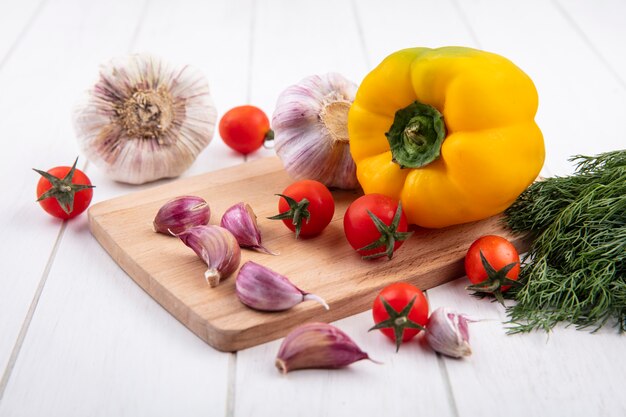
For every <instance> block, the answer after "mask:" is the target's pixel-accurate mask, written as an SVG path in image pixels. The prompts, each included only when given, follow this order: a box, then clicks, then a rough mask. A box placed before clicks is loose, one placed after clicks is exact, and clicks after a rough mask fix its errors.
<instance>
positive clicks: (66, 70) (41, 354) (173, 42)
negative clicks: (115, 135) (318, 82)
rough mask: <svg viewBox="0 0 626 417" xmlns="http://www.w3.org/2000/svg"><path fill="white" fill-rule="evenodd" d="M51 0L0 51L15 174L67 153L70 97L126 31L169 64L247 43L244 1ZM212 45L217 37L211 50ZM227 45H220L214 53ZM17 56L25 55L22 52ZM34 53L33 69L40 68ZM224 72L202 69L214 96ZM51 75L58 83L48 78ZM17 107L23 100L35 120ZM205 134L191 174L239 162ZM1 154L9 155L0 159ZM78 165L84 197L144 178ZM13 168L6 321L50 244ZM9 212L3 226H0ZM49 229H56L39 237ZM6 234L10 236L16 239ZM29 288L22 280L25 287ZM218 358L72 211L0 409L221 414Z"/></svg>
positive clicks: (233, 83)
mask: <svg viewBox="0 0 626 417" xmlns="http://www.w3.org/2000/svg"><path fill="white" fill-rule="evenodd" d="M51 2H52V3H51V4H50V5H49V6H50V7H49V8H46V9H45V12H44V13H42V15H41V16H40V19H38V21H37V26H36V27H34V28H33V33H32V37H31V36H29V37H28V38H27V39H25V41H24V44H23V48H24V49H23V50H22V49H19V50H17V51H16V53H15V55H14V56H13V58H12V61H11V62H15V67H14V66H13V64H12V63H11V62H9V66H8V67H7V70H10V71H11V72H10V73H11V77H12V78H10V79H9V78H2V77H0V82H1V83H2V86H3V88H5V87H6V86H7V85H10V84H11V83H13V84H15V87H13V88H12V89H11V90H10V91H11V92H12V93H11V95H10V96H5V95H4V93H3V95H1V96H0V102H4V100H5V99H6V100H9V97H10V99H11V100H13V104H14V105H15V104H16V103H17V104H19V107H18V108H13V107H8V105H3V107H2V109H3V110H6V109H7V108H9V109H11V112H9V113H5V114H8V115H9V117H2V118H0V125H2V126H6V125H10V126H14V128H13V129H12V130H10V131H9V133H11V132H14V133H15V135H12V136H11V137H15V138H16V140H12V141H10V143H9V146H10V148H9V149H8V150H7V152H3V154H2V155H4V156H3V158H6V160H7V161H6V162H7V163H8V165H7V166H9V167H11V168H19V169H17V170H15V171H11V172H22V170H24V169H28V167H30V166H31V165H32V166H44V165H47V164H52V163H55V162H61V161H69V162H71V161H73V158H74V157H75V156H76V153H77V151H76V144H75V139H74V133H73V129H72V126H71V117H70V115H71V111H72V108H73V105H74V104H75V102H76V99H77V98H78V97H79V96H80V95H81V94H82V92H83V91H84V90H85V89H86V88H87V87H88V86H89V85H91V84H92V83H93V82H94V80H95V77H96V75H97V71H98V65H99V64H100V63H101V62H104V61H106V60H108V59H110V58H111V57H113V56H119V55H124V54H126V53H127V52H128V51H129V49H131V48H130V47H131V41H132V39H133V38H135V39H136V40H135V41H134V47H133V49H134V50H141V51H148V52H153V53H155V54H158V55H159V56H162V57H163V58H164V59H169V58H170V57H171V59H169V60H171V61H173V62H174V63H182V64H185V63H187V62H185V59H186V56H185V55H184V54H181V55H177V52H176V51H178V50H185V51H191V52H192V53H193V54H195V56H197V57H200V58H199V59H197V60H195V61H193V62H189V63H190V64H193V65H195V66H199V67H201V69H203V70H205V71H206V68H213V67H217V66H219V67H220V68H221V67H223V65H222V64H221V63H222V62H226V61H228V60H230V59H232V56H233V55H234V54H235V53H236V51H241V50H245V48H247V42H248V36H247V34H246V30H248V28H249V20H250V14H249V13H248V12H247V11H248V10H249V6H250V1H248V0H244V1H223V2H203V1H195V0H185V1H180V2H177V3H176V7H172V4H171V2H168V1H161V0H155V1H150V2H143V1H142V2H131V3H128V2H123V1H113V2H105V3H98V4H97V5H96V4H91V3H87V2H81V1H72V0H51ZM146 6H147V7H146ZM235 11H237V13H234V12H235ZM144 15H145V20H144V22H143V24H142V27H141V29H138V26H137V25H138V23H139V22H140V17H141V16H144ZM166 23H167V24H168V25H170V26H167V25H166ZM166 26H167V28H168V29H167V30H165V28H166ZM161 28H163V29H164V31H163V32H161V31H160V29H161ZM191 33H193V36H190V34H191ZM229 39H230V40H232V42H231V41H229ZM240 42H242V43H241V44H240ZM217 44H219V45H220V47H219V48H215V45H217ZM40 48H41V50H40ZM207 48H209V49H207ZM229 48H230V49H229ZM227 50H230V52H229V53H228V54H225V52H226V51H227ZM213 51H217V53H215V54H214V53H213ZM205 52H206V53H205ZM170 54H171V55H170ZM25 56H28V57H30V59H28V60H26V59H24V57H25ZM18 59H19V60H18ZM35 61H36V62H35ZM41 62H46V65H45V67H46V68H45V69H46V71H47V72H45V71H44V72H42V65H41ZM20 71H22V72H23V73H24V76H21V75H20ZM220 71H222V73H224V74H225V73H226V70H220ZM231 72H232V74H233V75H232V78H229V77H228V76H227V75H224V76H223V77H222V78H221V79H212V78H209V81H210V83H211V85H212V86H213V92H214V94H216V93H217V92H216V87H218V85H217V83H221V84H220V85H221V86H223V87H222V88H221V93H217V97H216V102H217V100H220V101H221V102H239V101H240V100H241V101H243V100H244V97H245V85H244V86H243V87H239V86H238V84H237V82H238V76H239V75H238V73H236V72H235V71H234V70H233V71H231ZM218 73H219V71H218ZM44 75H45V76H44ZM207 76H208V75H207ZM22 77H24V78H22ZM25 80H28V82H29V83H32V84H33V86H32V89H31V88H30V87H29V88H28V89H24V88H23V87H24V82H25ZM51 80H55V82H59V83H61V85H60V86H57V85H56V84H54V83H52V86H50V84H51ZM228 88H230V91H227V89H228ZM3 91H4V92H6V91H8V90H7V89H4V90H3ZM18 93H19V94H18ZM60 93H63V94H60ZM34 98H38V100H34ZM222 105H223V104H222ZM24 109H31V110H32V111H33V112H35V113H36V114H37V118H33V116H32V114H31V113H29V112H28V111H25V110H24ZM16 115H17V116H16ZM34 120H35V121H34ZM26 127H28V129H26ZM219 144H220V142H219V137H217V136H216V137H215V138H214V141H213V142H212V144H211V145H210V148H209V149H207V150H206V151H205V152H206V154H205V155H203V156H202V157H201V158H198V160H197V161H196V162H197V164H196V165H194V167H192V169H191V170H190V171H193V170H198V171H196V172H205V171H207V170H211V169H216V168H218V167H222V166H228V165H232V164H236V163H241V162H242V161H243V158H241V157H239V156H235V155H234V154H231V153H229V152H227V151H226V150H223V151H222V149H218V148H219V146H218V145H219ZM216 146H217V147H216ZM27 148H28V149H30V151H28V150H27ZM32 149H36V152H33V151H32ZM61 156H65V158H64V159H62V158H61ZM20 158H22V159H20ZM24 158H25V159H24ZM56 158H58V160H57V159H56ZM26 159H28V160H29V161H31V162H28V161H26ZM53 159H54V161H53ZM14 160H15V167H13V166H12V165H11V164H12V163H13V162H12V161H14ZM81 160H83V161H84V159H82V158H81ZM25 161H26V162H25ZM25 167H26V168H25ZM31 174H33V175H34V173H31ZM88 174H89V175H90V177H91V178H92V180H93V182H94V183H95V184H96V185H97V188H96V189H95V193H94V194H95V195H94V202H97V201H99V200H103V199H107V198H111V197H114V196H117V195H121V194H124V193H128V192H130V191H136V190H139V189H142V188H148V187H153V186H154V185H155V184H148V185H146V186H143V187H132V186H129V185H123V184H118V183H115V182H113V181H111V180H110V179H108V178H107V177H105V176H104V174H103V173H102V172H101V171H100V170H99V169H97V168H96V167H95V166H93V165H89V166H88ZM22 177H23V178H24V184H22V183H21V182H20V181H18V182H17V184H16V185H15V189H16V190H17V188H18V187H22V188H23V191H19V192H17V191H15V192H14V191H13V188H5V190H6V189H9V191H10V193H11V194H10V195H13V196H18V197H17V199H18V200H19V201H22V202H23V203H22V204H23V205H24V207H22V206H20V205H15V206H12V207H11V212H13V211H15V212H16V213H17V212H18V211H19V210H22V211H24V213H21V214H20V215H19V216H18V215H17V214H16V215H15V216H14V217H13V218H12V219H11V218H9V219H5V221H6V223H7V224H6V225H5V224H4V223H2V226H3V230H19V231H20V232H21V234H20V235H18V234H17V233H16V234H15V235H10V238H11V239H13V244H12V245H8V246H7V247H6V248H5V247H3V251H4V253H5V255H6V258H5V257H3V258H2V259H3V261H8V262H9V266H11V265H12V264H13V262H14V259H13V258H17V259H15V262H16V264H17V263H18V261H19V263H21V265H20V267H19V269H18V268H17V267H16V268H15V269H11V268H10V267H7V266H5V269H3V271H5V272H7V271H9V272H10V273H6V274H5V273H3V274H2V276H3V277H7V279H6V280H4V278H2V279H0V280H3V285H4V283H5V282H6V283H10V285H11V286H10V287H9V289H8V290H5V288H6V287H2V290H1V291H0V294H1V296H0V297H1V298H0V309H1V310H0V321H3V320H7V319H11V320H16V321H19V322H20V323H21V321H22V319H23V316H24V314H22V312H21V311H20V310H18V309H17V308H15V306H16V305H18V304H17V302H18V301H19V300H13V298H19V297H20V296H21V294H20V291H15V290H13V289H14V288H15V287H19V288H18V290H21V287H24V289H26V288H25V284H26V282H28V281H29V280H32V279H38V278H39V277H40V276H41V270H42V269H43V265H45V261H46V259H47V255H48V254H49V252H50V249H49V248H48V249H47V250H44V243H46V242H42V243H38V242H39V240H38V239H45V238H46V237H47V233H48V232H47V230H48V229H50V228H51V227H52V226H54V225H55V224H57V227H58V223H56V222H53V221H51V220H50V219H49V218H48V217H46V216H45V215H43V214H42V213H41V212H40V209H39V208H38V207H36V205H35V204H34V203H33V200H34V196H30V194H31V193H34V191H33V187H34V181H35V179H34V178H35V177H33V176H30V177H29V176H28V175H23V176H19V178H22ZM3 178H5V179H6V180H7V181H6V182H7V184H8V185H10V186H11V187H13V185H12V184H11V181H14V180H15V178H16V177H15V176H14V178H11V179H10V180H11V181H9V178H8V177H7V176H4V177H3ZM166 182H167V181H161V183H166ZM3 185H5V183H4V182H3ZM24 193H26V194H24ZM33 195H34V194H33ZM25 207H27V208H28V210H24V208H25ZM31 207H32V209H31ZM11 220H13V222H14V223H15V224H14V225H12V224H9V222H11ZM17 220H19V221H17ZM5 226H6V227H5ZM57 232H58V228H57V229H56V230H55V233H54V235H53V237H54V236H56V233H57ZM13 236H16V238H15V239H14V238H13ZM19 236H23V239H22V240H20V239H18V238H17V237H19ZM35 237H36V238H35ZM53 242H54V239H48V241H47V244H48V245H50V246H51V244H52V243H53ZM18 250H19V252H18ZM44 252H45V253H44ZM16 253H23V255H21V257H20V256H16V255H15V254H16ZM9 258H11V259H9ZM9 278H10V282H9ZM31 298H32V291H31V292H30V293H29V294H28V295H27V298H26V299H27V300H28V301H30V299H31ZM7 302H8V306H7ZM120 304H121V305H120ZM5 307H6V308H7V309H6V310H5ZM9 307H12V308H11V309H9ZM5 312H6V314H5ZM20 316H21V317H20ZM146 320H147V321H146ZM0 325H2V326H0V328H2V330H3V332H2V334H3V337H2V338H0V344H1V343H4V342H5V340H7V339H9V338H12V339H13V341H14V339H15V338H14V337H11V336H12V335H11V331H12V329H11V328H10V327H9V326H6V327H5V326H4V322H3V323H0ZM5 330H6V332H5ZM8 342H10V340H7V343H8ZM228 367H229V363H228V355H225V354H222V353H220V352H216V351H215V350H214V349H211V348H209V347H208V346H207V345H206V344H205V343H203V342H202V341H200V340H199V339H198V338H197V337H195V336H194V335H193V334H191V333H190V332H188V331H187V330H186V329H185V328H183V327H182V326H180V324H179V323H178V322H177V321H176V320H174V319H172V317H171V316H170V315H169V314H167V313H166V312H165V311H164V310H163V309H162V308H161V307H160V306H159V305H158V304H157V303H155V302H154V301H153V300H152V299H150V298H149V297H146V296H145V293H144V292H143V291H141V290H140V289H139V288H138V287H137V286H136V285H135V284H134V283H133V282H132V281H130V280H129V279H128V278H127V276H126V274H125V273H124V272H123V271H122V270H121V269H120V268H118V267H117V266H116V265H115V263H114V262H112V261H111V259H110V257H109V256H108V255H107V254H106V252H105V251H104V250H102V248H101V247H100V245H98V243H97V242H96V241H95V239H93V237H92V236H91V235H90V233H89V230H88V224H87V215H86V214H84V215H81V216H80V217H79V218H77V219H74V220H72V221H71V222H68V225H67V228H66V232H65V236H64V238H63V241H62V243H61V245H60V247H59V250H58V252H57V254H56V257H55V262H54V263H53V265H52V268H51V270H50V275H49V277H48V281H47V282H46V286H45V290H44V291H43V294H42V296H41V299H40V300H39V304H38V306H37V309H36V311H35V315H34V317H33V321H32V323H31V327H30V329H29V332H28V334H27V335H26V339H25V341H24V345H23V347H22V350H21V351H20V352H19V357H18V360H17V362H16V363H15V368H14V370H13V373H12V375H11V378H10V379H9V384H8V386H7V389H6V391H5V393H4V394H5V395H4V397H3V398H2V401H0V415H2V416H11V415H59V416H61V415H62V416H85V415H133V416H138V415H152V416H155V415H174V414H178V413H182V414H183V415H186V416H193V415H213V414H221V413H222V412H223V410H224V409H225V406H226V379H227V375H228ZM164 393H167V394H166V395H164Z"/></svg>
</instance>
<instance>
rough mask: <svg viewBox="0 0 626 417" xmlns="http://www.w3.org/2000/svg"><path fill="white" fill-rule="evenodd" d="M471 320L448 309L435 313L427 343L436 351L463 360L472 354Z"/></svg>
mask: <svg viewBox="0 0 626 417" xmlns="http://www.w3.org/2000/svg"><path fill="white" fill-rule="evenodd" d="M468 322H469V320H468V319H467V317H465V316H464V315H462V314H458V313H456V312H454V311H452V310H450V309H448V308H446V307H439V308H438V309H436V310H435V311H433V312H432V313H431V315H430V318H429V319H428V326H427V328H426V334H425V337H426V341H427V342H428V344H429V345H430V347H431V348H432V349H433V350H434V351H435V352H439V353H442V354H444V355H447V356H450V357H453V358H461V357H463V356H469V355H471V354H472V349H471V348H470V344H469V329H468V325H467V324H468Z"/></svg>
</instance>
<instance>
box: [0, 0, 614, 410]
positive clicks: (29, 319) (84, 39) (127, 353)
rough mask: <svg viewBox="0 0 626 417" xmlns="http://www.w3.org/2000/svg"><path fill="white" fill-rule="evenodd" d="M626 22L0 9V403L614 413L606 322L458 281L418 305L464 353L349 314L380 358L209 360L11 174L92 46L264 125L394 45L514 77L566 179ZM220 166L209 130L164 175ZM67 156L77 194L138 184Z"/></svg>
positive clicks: (62, 0) (28, 180) (555, 6)
mask: <svg viewBox="0 0 626 417" xmlns="http://www.w3.org/2000/svg"><path fill="white" fill-rule="evenodd" d="M625 23H626V2H624V1H623V0H595V1H593V2H592V1H585V0H554V1H545V0H524V1H521V0H520V1H502V0H472V1H462V0H439V1H433V0H431V1H426V0H413V1H409V0H406V1H377V0H368V1H356V0H354V1H338V0H334V1H331V0H315V1H302V0H284V1H270V0H236V1H226V0H224V1H200V0H178V1H171V0H146V1H128V0H107V1H93V2H86V1H80V0H22V1H17V0H15V1H10V0H0V140H1V141H2V145H3V149H2V152H0V160H1V167H2V168H1V169H2V175H1V176H0V189H1V190H2V202H1V203H0V204H1V206H0V210H1V213H2V215H1V216H0V231H1V233H2V243H1V246H0V248H1V250H0V268H1V270H0V271H1V272H0V376H1V379H0V398H1V399H0V415H1V416H2V417H8V416H173V415H180V416H253V415H254V416H305V415H306V416H322V415H328V416H344V415H377V416H400V415H416V416H500V415H508V416H525V417H526V416H548V415H549V416H561V415H563V416H595V415H602V416H624V415H626V398H625V397H624V386H626V355H624V351H625V350H624V347H625V340H624V338H623V337H622V336H620V335H618V334H617V332H616V330H615V329H614V328H606V329H602V330H600V331H599V332H598V333H596V334H590V333H588V332H583V331H577V330H575V329H574V328H571V327H570V328H565V327H563V326H559V327H558V328H557V329H555V331H554V332H552V333H551V334H549V335H547V334H545V333H532V334H527V335H517V336H507V335H506V334H505V329H504V325H503V324H502V322H503V321H505V320H506V316H505V315H504V312H503V309H502V307H501V306H499V305H497V304H494V303H490V302H488V301H484V300H483V301H480V300H476V299H474V298H472V297H469V296H468V295H467V293H466V291H465V290H464V286H465V285H466V280H465V279H463V278H461V279H459V280H457V281H454V282H452V283H450V284H447V285H444V286H441V287H438V288H436V289H433V290H430V291H428V297H429V300H430V303H431V307H432V308H433V309H434V308H437V307H439V306H452V307H454V308H456V309H457V310H459V311H463V312H465V313H468V314H470V315H472V316H474V317H479V318H482V319H484V320H483V321H481V322H479V323H475V324H473V325H472V326H471V338H472V340H471V342H472V346H473V349H474V354H473V356H471V357H470V358H467V359H464V360H450V359H447V358H444V357H440V356H438V355H435V354H434V353H433V352H432V351H430V350H429V349H428V348H427V347H425V346H423V344H421V343H420V342H419V341H413V342H411V343H408V344H406V345H403V346H402V348H401V349H400V352H399V353H397V354H396V353H395V352H394V348H393V345H392V344H391V343H390V341H388V340H387V339H385V338H384V336H382V335H381V334H380V333H368V332H367V329H368V328H369V327H370V326H371V325H372V321H371V318H370V312H365V313H362V314H359V315H356V316H353V317H349V318H346V319H344V320H341V321H339V322H337V323H335V324H336V325H337V326H339V327H340V328H341V329H343V330H344V331H346V332H347V333H348V334H350V335H351V336H352V337H353V338H354V339H355V340H356V341H357V343H358V344H359V345H360V346H361V347H362V348H363V349H364V350H365V351H367V352H369V353H370V355H371V356H372V357H374V358H376V359H378V360H380V361H382V362H384V365H376V364H373V363H370V362H359V363H356V364H354V365H353V366H351V367H349V368H346V369H344V370H340V371H324V370H313V371H302V372H294V373H291V374H289V375H286V376H283V375H280V374H278V372H277V371H276V370H275V369H274V366H273V361H274V357H275V355H276V352H277V350H278V346H279V344H280V340H278V341H274V342H271V343H267V344H264V345H260V346H258V347H254V348H251V349H246V350H243V351H240V352H237V353H222V352H218V351H216V350H214V349H212V348H211V347H209V346H208V345H206V344H205V343H204V342H202V341H201V340H200V339H199V338H197V337H196V336H195V335H194V334H192V333H191V332H190V331H189V330H187V329H186V328H185V327H184V326H182V325H181V324H180V323H179V322H177V321H176V320H175V319H174V318H173V317H171V316H170V315H169V314H168V313H167V312H166V311H165V310H164V309H162V308H161V307H160V306H159V305H158V304H157V303H156V302H154V301H153V300H152V299H151V298H150V297H149V296H148V295H147V294H146V293H144V292H143V291H142V290H141V289H140V288H139V287H138V286H137V285H135V284H134V282H133V281H132V280H131V279H130V278H128V277H127V276H126V274H125V273H124V272H123V271H122V270H121V269H120V268H118V267H117V265H116V264H115V263H114V262H113V261H112V260H111V258H110V257H109V256H108V255H107V254H106V253H105V252H104V250H103V249H102V248H101V247H100V246H99V244H98V243H97V242H96V241H95V239H93V237H92V236H91V234H90V233H89V230H88V228H87V218H86V215H82V216H80V217H79V218H77V219H75V220H73V221H71V222H67V223H62V222H59V221H57V220H55V219H52V218H50V217H48V216H47V215H45V214H44V213H43V212H42V211H41V209H40V208H39V207H38V205H37V204H36V203H35V202H34V200H35V184H36V182H37V180H38V176H37V174H35V173H34V172H33V171H31V168H32V167H37V168H41V169H46V168H49V167H52V166H56V165H67V164H71V162H72V161H73V160H74V158H75V157H76V155H78V154H79V151H78V146H77V144H76V141H75V137H74V133H73V130H72V126H71V112H72V108H73V106H74V104H75V103H76V101H77V99H78V97H79V96H80V95H81V93H82V92H83V91H84V90H85V89H87V88H88V87H89V86H90V85H92V84H93V82H94V81H95V79H96V76H97V71H98V65H99V64H100V63H102V62H104V61H107V60H108V59H110V58H111V57H113V56H118V55H124V54H126V53H129V52H151V53H154V54H156V55H159V56H161V57H163V58H165V59H167V60H168V61H170V62H173V63H175V64H191V65H194V66H196V67H199V68H200V69H201V70H202V71H204V73H205V74H206V76H207V77H208V79H209V81H210V83H211V88H212V92H213V96H214V100H215V103H216V106H217V108H218V112H219V114H220V115H221V114H223V113H224V112H225V111H227V110H228V109H230V108H231V107H233V106H236V105H240V104H245V103H251V104H255V105H257V106H259V107H261V108H262V109H264V110H265V111H266V112H267V113H268V114H270V115H271V114H272V112H273V108H274V104H275V101H276V98H277V96H278V94H279V93H280V92H281V91H282V90H283V89H284V88H285V87H287V86H288V85H290V84H293V83H295V82H297V81H298V80H300V79H301V78H303V77H305V76H308V75H311V74H316V73H324V72H329V71H336V72H340V73H342V74H343V75H345V76H346V77H348V78H350V79H352V80H354V81H355V82H360V80H361V79H362V78H363V77H364V76H365V74H366V73H367V72H368V70H370V69H371V68H373V66H375V65H376V64H377V63H378V62H379V61H380V60H381V59H382V58H384V57H385V56H386V55H388V54H389V53H391V52H393V51H395V50H397V49H400V48H404V47H411V46H430V47H436V46H444V45H466V46H472V47H478V48H482V49H486V50H489V51H492V52H496V53H500V54H502V55H504V56H506V57H508V58H510V59H511V60H512V61H514V62H515V63H516V64H517V65H518V66H520V67H521V68H522V69H524V70H525V71H526V72H527V73H528V74H529V75H530V76H531V78H532V79H533V80H534V81H535V83H536V86H537V89H538V91H539V97H540V107H539V112H538V114H537V121H538V123H539V125H540V127H541V128H542V130H543V132H544V135H545V140H546V150H547V159H546V166H545V168H544V171H543V174H544V175H556V174H567V173H568V172H571V166H570V164H569V163H568V162H567V158H568V156H570V155H573V154H577V153H583V154H595V153H599V152H602V151H608V150H612V149H617V148H623V147H624V145H625V143H626V139H625V138H626V136H625V134H624V126H625V120H626V53H624V51H625V48H624V45H625V44H626V24H625ZM512 151H514V150H512ZM271 154H272V152H271V151H268V150H262V151H260V152H258V153H255V154H254V155H251V156H250V157H249V159H256V158H261V157H264V156H268V155H271ZM241 163H245V160H244V158H243V157H241V156H238V155H236V154H235V153H234V152H232V151H230V150H229V149H228V148H226V146H225V145H224V144H223V143H222V141H221V139H220V137H219V135H216V137H215V138H214V140H213V142H212V143H211V144H210V146H209V147H208V148H207V149H206V150H205V151H204V152H203V153H202V154H201V155H200V156H199V158H198V159H197V160H196V162H195V163H194V165H193V166H192V167H191V169H190V170H189V171H188V172H186V173H185V174H184V175H185V176H190V175H195V174H199V173H204V172H207V171H211V170H215V169H218V168H221V167H225V166H231V165H236V164H241ZM80 166H81V167H84V168H85V169H86V172H87V173H88V174H89V176H90V177H91V179H92V181H93V182H94V183H95V184H96V185H97V188H96V190H95V195H94V202H97V201H103V200H106V199H109V198H111V197H114V196H117V195H121V194H126V193H130V192H134V191H137V190H140V189H144V188H146V187H150V186H153V185H154V184H150V185H146V186H140V187H136V186H135V187H132V186H128V185H122V184H118V183H115V182H112V181H111V180H109V179H107V178H106V177H105V176H104V174H103V172H101V171H100V170H98V169H97V168H96V167H95V166H93V165H91V164H88V163H87V162H86V160H85V159H84V157H83V158H81V160H80Z"/></svg>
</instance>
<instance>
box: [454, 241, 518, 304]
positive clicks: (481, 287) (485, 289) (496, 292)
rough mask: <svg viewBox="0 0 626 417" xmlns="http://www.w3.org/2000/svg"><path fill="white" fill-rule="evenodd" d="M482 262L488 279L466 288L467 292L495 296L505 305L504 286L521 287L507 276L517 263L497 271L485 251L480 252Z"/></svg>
mask: <svg viewBox="0 0 626 417" xmlns="http://www.w3.org/2000/svg"><path fill="white" fill-rule="evenodd" d="M480 261H481V262H482V264H483V268H485V272H487V279H485V280H484V281H482V282H479V283H478V284H473V285H470V286H468V287H466V289H467V290H470V291H475V294H493V296H494V297H495V298H496V300H497V301H498V302H499V303H500V304H502V305H504V296H503V295H502V286H503V285H521V283H520V282H518V281H515V280H512V279H509V278H507V276H506V274H508V273H509V271H510V270H511V269H513V268H514V267H515V265H517V262H511V263H510V264H507V265H505V266H504V267H502V268H501V269H499V270H496V269H495V268H494V267H493V266H491V264H490V263H489V261H488V260H487V258H485V255H484V254H483V251H482V250H481V251H480Z"/></svg>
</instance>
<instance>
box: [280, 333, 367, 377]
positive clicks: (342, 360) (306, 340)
mask: <svg viewBox="0 0 626 417" xmlns="http://www.w3.org/2000/svg"><path fill="white" fill-rule="evenodd" d="M361 359H369V360H371V361H372V362H375V361H374V360H372V359H371V358H370V357H369V356H368V355H367V353H365V352H363V351H362V350H361V349H360V348H359V347H358V346H357V345H356V343H354V342H353V341H352V339H350V337H348V335H346V334H345V333H344V332H342V331H341V330H339V329H338V328H336V327H334V326H331V325H330V324H326V323H307V324H304V325H302V326H299V327H297V328H295V329H294V330H293V331H292V332H291V333H289V334H288V335H287V336H286V337H285V340H283V343H282V344H281V345H280V349H279V350H278V355H277V357H276V367H277V368H278V370H279V371H281V372H282V373H287V372H289V371H294V370H296V369H306V368H326V369H334V368H342V367H344V366H347V365H350V364H351V363H354V362H356V361H360V360H361Z"/></svg>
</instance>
